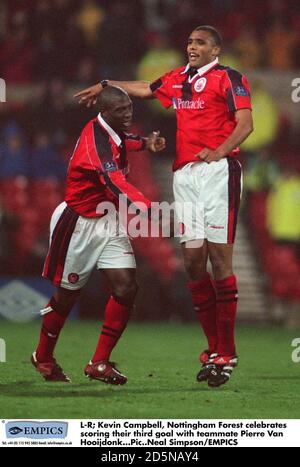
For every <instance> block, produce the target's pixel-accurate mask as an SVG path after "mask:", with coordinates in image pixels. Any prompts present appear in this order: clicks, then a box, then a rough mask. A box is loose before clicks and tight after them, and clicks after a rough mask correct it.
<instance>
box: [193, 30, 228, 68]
mask: <svg viewBox="0 0 300 467" xmlns="http://www.w3.org/2000/svg"><path fill="white" fill-rule="evenodd" d="M220 52H221V47H220V46H219V45H216V42H215V40H214V37H213V36H212V35H211V34H210V32H208V31H202V30H199V31H193V32H192V34H191V35H190V37H189V39H188V46H187V53H188V59H189V64H190V66H192V67H195V68H201V67H203V66H205V65H207V64H208V63H211V62H212V61H213V60H215V59H216V58H217V57H218V55H219V54H220Z"/></svg>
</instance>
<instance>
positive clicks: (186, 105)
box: [173, 97, 205, 110]
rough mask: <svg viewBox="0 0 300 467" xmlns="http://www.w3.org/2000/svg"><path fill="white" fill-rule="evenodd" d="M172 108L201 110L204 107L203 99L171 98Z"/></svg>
mask: <svg viewBox="0 0 300 467" xmlns="http://www.w3.org/2000/svg"><path fill="white" fill-rule="evenodd" d="M173 108H174V109H175V110H183V109H186V110H203V109H205V101H204V100H202V99H197V100H196V101H186V100H184V99H181V98H180V97H179V98H177V97H174V98H173Z"/></svg>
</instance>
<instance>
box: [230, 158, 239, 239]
mask: <svg viewBox="0 0 300 467" xmlns="http://www.w3.org/2000/svg"><path fill="white" fill-rule="evenodd" d="M227 161H228V171H229V177H228V238H227V243H229V244H232V243H234V240H235V234H236V227H237V221H238V213H239V207H240V202H241V177H242V170H241V166H240V163H239V162H238V160H237V159H233V158H230V157H228V158H227Z"/></svg>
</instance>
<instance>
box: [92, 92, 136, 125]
mask: <svg viewBox="0 0 300 467" xmlns="http://www.w3.org/2000/svg"><path fill="white" fill-rule="evenodd" d="M98 106H99V110H100V112H101V115H102V117H103V118H104V120H105V121H106V122H107V123H108V124H109V125H110V126H111V128H113V129H114V130H115V131H117V132H118V131H121V132H122V131H127V130H128V129H129V128H130V126H131V122H132V113H133V110H132V102H131V99H130V97H129V95H128V94H127V92H125V91H124V90H123V89H121V88H119V87H117V86H107V87H106V88H104V89H103V91H102V92H101V93H100V96H99V98H98Z"/></svg>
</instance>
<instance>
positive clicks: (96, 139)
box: [65, 114, 151, 217]
mask: <svg viewBox="0 0 300 467" xmlns="http://www.w3.org/2000/svg"><path fill="white" fill-rule="evenodd" d="M144 148H145V139H144V138H141V137H140V136H135V135H130V134H126V133H122V134H117V133H116V132H115V131H114V130H113V129H112V128H111V127H110V126H109V125H108V124H107V123H106V122H105V120H103V118H102V117H101V115H100V114H99V115H98V117H97V118H95V119H93V120H91V121H90V122H89V123H88V124H87V125H86V126H85V128H84V129H83V131H82V133H81V136H80V138H79V140H78V142H77V145H76V147H75V150H74V153H73V155H72V157H71V160H70V164H69V169H68V175H67V187H66V195H65V201H66V203H67V204H68V206H70V208H72V209H73V210H74V211H75V212H76V213H77V214H79V215H80V216H83V217H101V215H103V214H99V212H97V206H98V205H99V203H101V202H105V201H111V202H113V203H114V204H115V206H116V207H118V200H119V195H121V194H123V195H126V196H127V197H128V204H130V203H136V202H143V203H144V204H145V205H146V210H147V209H148V208H149V207H150V204H151V202H150V201H149V200H148V199H147V198H146V197H145V196H144V195H143V194H142V193H141V192H140V191H139V190H138V189H137V188H135V187H134V186H133V185H131V184H130V183H128V182H127V181H126V175H127V173H128V160H127V151H141V150H143V149H144Z"/></svg>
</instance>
